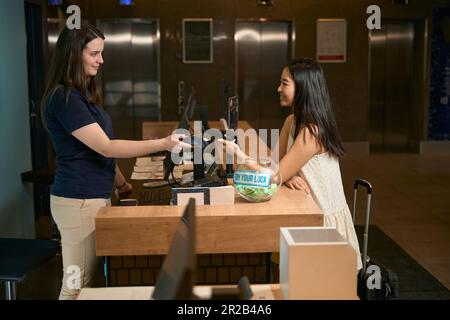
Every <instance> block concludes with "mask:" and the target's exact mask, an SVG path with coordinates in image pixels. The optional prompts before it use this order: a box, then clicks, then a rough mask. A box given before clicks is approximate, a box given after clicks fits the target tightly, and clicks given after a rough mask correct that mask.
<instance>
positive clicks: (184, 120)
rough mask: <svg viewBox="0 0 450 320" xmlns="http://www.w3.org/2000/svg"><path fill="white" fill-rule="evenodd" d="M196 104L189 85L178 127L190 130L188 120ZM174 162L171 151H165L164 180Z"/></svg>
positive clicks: (193, 91)
mask: <svg viewBox="0 0 450 320" xmlns="http://www.w3.org/2000/svg"><path fill="white" fill-rule="evenodd" d="M196 105H197V99H196V97H195V88H194V87H193V86H192V87H191V92H190V94H189V98H188V101H187V103H186V107H185V108H184V112H183V114H182V115H181V118H180V121H179V122H178V129H185V130H190V124H189V121H190V120H192V117H193V115H194V112H195V107H196ZM175 165H176V164H175V163H174V162H173V160H172V156H171V152H170V151H168V152H166V157H165V158H164V161H163V167H164V180H166V181H168V180H169V176H170V174H171V172H172V171H173V168H174V167H175Z"/></svg>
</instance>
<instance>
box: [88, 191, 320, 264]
mask: <svg viewBox="0 0 450 320" xmlns="http://www.w3.org/2000/svg"><path fill="white" fill-rule="evenodd" d="M184 209H185V207H184V206H168V205H166V206H135V207H106V208H102V209H100V211H99V212H98V213H97V216H96V219H95V224H96V252H97V255H98V256H124V255H154V254H157V255H158V254H167V252H168V249H169V246H170V243H171V239H172V235H173V234H174V232H175V229H176V227H177V224H178V223H179V222H180V219H181V216H182V214H183V211H184ZM196 217H197V226H196V228H197V239H196V240H197V248H196V249H197V253H199V254H204V253H244V252H278V251H279V240H280V234H279V233H280V231H279V229H280V227H290V226H322V225H323V213H322V211H321V210H320V208H319V207H318V206H317V204H316V203H315V202H314V200H313V199H312V198H311V197H310V196H308V195H306V193H304V192H303V191H299V190H291V189H288V188H286V187H284V186H283V187H281V188H280V190H279V191H278V193H277V194H275V195H274V197H273V198H272V199H271V200H270V201H268V202H261V203H250V202H247V201H245V200H244V199H242V198H240V197H239V195H236V202H235V204H234V205H199V206H196Z"/></svg>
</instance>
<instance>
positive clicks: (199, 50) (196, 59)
mask: <svg viewBox="0 0 450 320" xmlns="http://www.w3.org/2000/svg"><path fill="white" fill-rule="evenodd" d="M212 37H213V19H210V18H209V19H183V62H184V63H212V62H213V39H212Z"/></svg>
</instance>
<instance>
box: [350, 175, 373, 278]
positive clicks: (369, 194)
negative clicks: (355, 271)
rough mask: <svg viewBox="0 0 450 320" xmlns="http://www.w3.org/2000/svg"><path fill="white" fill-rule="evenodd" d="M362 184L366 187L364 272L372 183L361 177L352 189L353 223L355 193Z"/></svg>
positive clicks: (364, 267) (364, 268)
mask: <svg viewBox="0 0 450 320" xmlns="http://www.w3.org/2000/svg"><path fill="white" fill-rule="evenodd" d="M359 186H363V187H365V188H366V189H367V207H366V224H365V225H364V238H363V240H364V243H363V256H362V263H363V274H365V273H366V267H367V244H368V242H369V218H370V200H371V198H372V185H371V184H370V182H368V181H366V180H363V179H356V181H355V185H354V190H353V224H354V223H355V215H356V193H357V191H358V187H359Z"/></svg>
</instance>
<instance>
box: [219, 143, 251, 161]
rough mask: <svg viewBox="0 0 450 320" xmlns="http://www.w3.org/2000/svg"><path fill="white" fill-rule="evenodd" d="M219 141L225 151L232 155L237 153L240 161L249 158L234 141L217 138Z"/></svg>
mask: <svg viewBox="0 0 450 320" xmlns="http://www.w3.org/2000/svg"><path fill="white" fill-rule="evenodd" d="M217 143H218V145H219V147H223V148H225V151H226V153H227V154H229V155H232V156H234V155H236V156H237V158H238V161H239V160H243V159H245V158H247V155H246V154H245V153H244V152H243V151H242V150H241V148H239V146H238V145H237V144H236V143H234V142H233V141H228V140H224V139H217Z"/></svg>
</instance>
